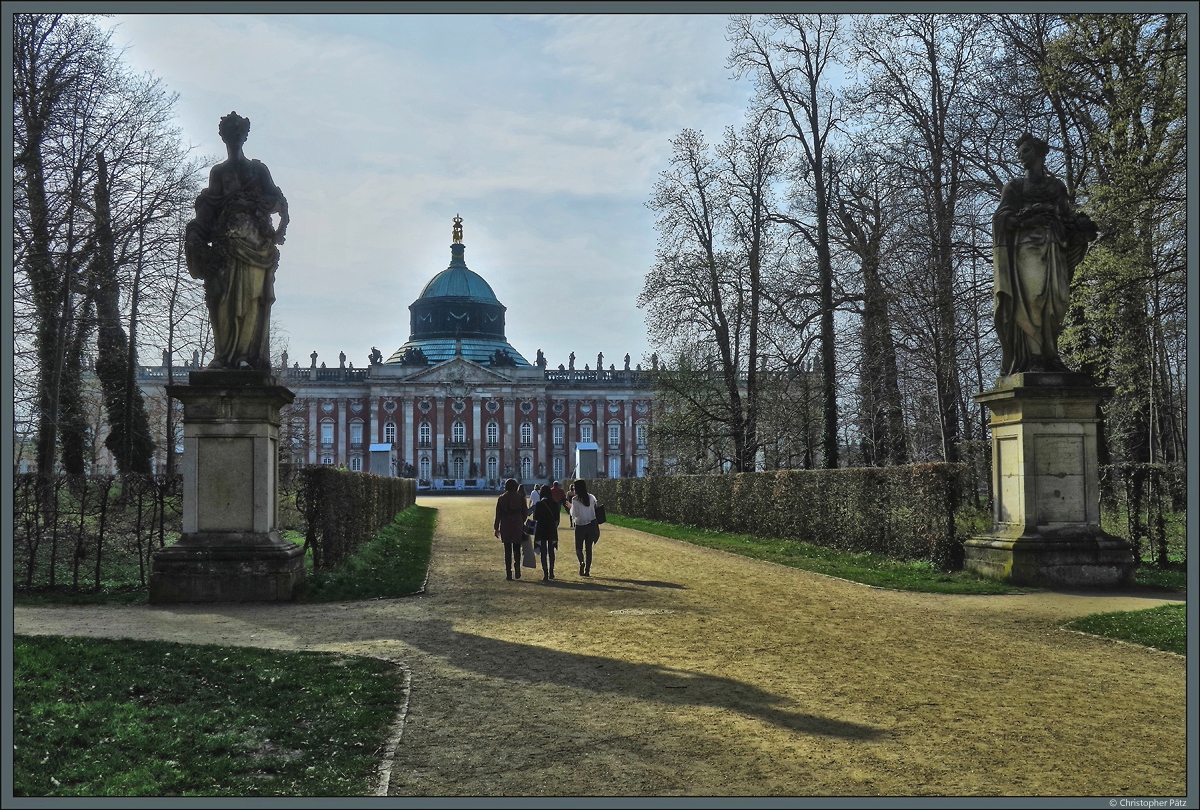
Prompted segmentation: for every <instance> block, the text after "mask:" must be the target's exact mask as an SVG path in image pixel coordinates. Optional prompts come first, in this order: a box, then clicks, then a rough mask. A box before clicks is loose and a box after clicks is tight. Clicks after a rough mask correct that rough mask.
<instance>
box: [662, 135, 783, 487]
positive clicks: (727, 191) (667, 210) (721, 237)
mask: <svg viewBox="0 0 1200 810" xmlns="http://www.w3.org/2000/svg"><path fill="white" fill-rule="evenodd" d="M781 142H782V139H781V137H780V136H779V134H778V133H777V132H775V131H773V130H772V129H771V128H770V127H769V125H768V122H765V121H764V120H763V119H761V118H756V119H752V120H751V121H750V122H749V123H748V124H747V125H746V126H745V127H744V128H743V130H742V131H741V132H740V133H737V132H735V131H734V130H733V129H732V128H730V129H729V130H727V131H726V134H725V138H724V140H723V141H722V143H721V144H720V145H719V146H718V147H717V148H716V149H715V150H714V149H711V148H710V147H709V146H708V145H707V144H706V143H705V142H704V139H703V137H702V136H701V135H700V134H699V133H697V132H694V131H692V130H684V131H683V132H682V133H681V134H680V135H679V137H678V138H676V139H675V140H674V141H673V142H672V144H673V146H674V148H675V151H674V155H673V156H672V161H671V168H670V169H668V170H667V171H664V172H663V173H662V175H661V176H660V178H659V181H658V182H657V183H656V184H655V188H654V194H653V196H652V197H651V200H650V201H649V202H648V203H647V205H648V206H649V207H650V208H651V209H652V210H653V211H654V212H655V213H656V214H657V215H658V220H657V227H658V231H659V251H658V260H657V262H656V265H655V267H654V268H652V269H651V270H650V272H649V273H648V274H647V276H646V283H645V287H644V288H643V291H642V294H641V296H640V297H639V299H638V305H639V306H641V307H643V308H645V309H646V310H647V313H648V317H647V322H648V323H649V325H650V333H651V338H652V339H654V340H656V341H657V342H658V343H659V345H660V346H664V347H667V349H668V352H667V353H668V355H674V357H675V359H676V362H675V363H674V364H673V367H671V368H669V369H667V368H664V369H663V373H662V374H661V375H660V377H659V379H660V382H661V384H662V385H663V386H666V387H667V388H669V389H670V391H669V394H670V395H671V396H674V397H677V398H679V401H680V406H679V408H678V410H677V411H676V413H677V414H679V415H680V417H682V415H683V414H685V413H692V414H694V415H695V416H696V417H697V418H700V419H703V420H705V421H706V422H707V423H709V424H710V427H709V428H707V429H711V430H713V431H715V432H716V433H717V434H719V435H720V436H722V437H723V439H724V440H725V441H728V442H729V443H730V445H731V450H730V452H729V453H728V454H727V455H728V456H729V459H730V464H731V466H732V468H733V469H735V470H738V471H744V470H753V469H754V468H755V464H756V458H757V454H758V449H759V440H758V435H757V420H758V383H757V375H758V372H759V365H760V360H759V358H760V356H761V347H762V331H763V324H762V310H763V306H764V296H763V287H764V283H763V274H764V265H768V264H770V260H769V259H768V256H769V254H770V250H771V240H770V236H769V233H768V232H769V218H770V215H769V210H770V199H771V194H772V188H773V184H774V181H775V179H776V177H777V175H778V171H779V167H780V165H781V151H780V144H781ZM667 393H668V392H667V391H666V389H664V394H667ZM685 402H686V403H687V407H686V408H685V407H684V405H683V403H685Z"/></svg>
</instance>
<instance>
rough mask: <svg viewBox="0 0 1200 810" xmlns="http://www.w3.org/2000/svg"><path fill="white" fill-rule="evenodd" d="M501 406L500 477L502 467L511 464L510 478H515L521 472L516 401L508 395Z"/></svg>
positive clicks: (502, 472) (502, 474) (502, 470)
mask: <svg viewBox="0 0 1200 810" xmlns="http://www.w3.org/2000/svg"><path fill="white" fill-rule="evenodd" d="M501 405H502V406H503V411H504V441H503V446H504V450H503V451H502V452H501V453H500V476H501V477H503V476H504V465H505V464H511V465H512V469H513V471H512V476H513V477H514V478H516V477H517V476H518V475H519V474H520V472H521V469H520V466H519V465H518V461H519V460H520V454H519V453H518V452H517V401H516V399H515V398H514V397H513V395H512V394H511V393H510V394H508V395H506V396H505V397H504V399H503V400H502V401H501ZM521 483H525V482H524V481H522V482H521Z"/></svg>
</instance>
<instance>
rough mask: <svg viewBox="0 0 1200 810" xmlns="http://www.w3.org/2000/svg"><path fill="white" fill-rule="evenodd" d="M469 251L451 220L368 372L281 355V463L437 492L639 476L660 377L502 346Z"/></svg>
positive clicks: (148, 375) (161, 373)
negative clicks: (286, 392)
mask: <svg viewBox="0 0 1200 810" xmlns="http://www.w3.org/2000/svg"><path fill="white" fill-rule="evenodd" d="M465 255H466V247H465V245H464V244H463V241H462V220H461V218H459V217H455V219H454V230H453V243H452V244H451V246H450V264H449V265H448V266H447V267H446V269H445V270H442V271H441V272H440V273H437V274H436V275H434V276H433V278H431V279H430V280H429V282H428V283H427V284H426V285H425V287H424V289H423V290H422V291H421V294H420V296H418V297H417V300H416V301H414V302H413V303H412V304H411V305H410V306H409V312H410V334H409V338H408V341H407V342H405V343H404V344H403V345H402V346H400V347H399V348H397V349H396V350H395V351H394V352H393V353H392V354H391V355H390V356H389V357H388V358H387V359H386V360H385V359H384V358H383V354H382V353H381V352H380V351H379V350H377V349H372V351H371V355H370V364H369V365H368V366H367V367H365V368H354V367H353V363H351V364H350V367H347V366H346V356H345V354H344V353H343V354H341V355H340V356H339V363H338V366H337V367H336V368H325V367H324V364H321V366H318V364H317V353H316V352H313V353H312V355H310V364H309V366H308V367H307V368H301V367H300V365H299V363H295V364H293V365H292V366H291V367H290V368H289V367H287V356H286V354H285V355H284V357H283V360H282V364H281V365H282V367H281V368H280V369H279V370H278V371H277V372H276V377H277V379H278V381H279V382H280V384H282V385H286V386H287V387H288V388H290V389H291V390H292V391H294V392H295V394H296V398H295V401H294V402H293V403H292V404H291V405H288V406H285V407H284V409H283V410H282V412H281V414H280V417H281V428H280V434H281V436H280V441H281V445H282V446H283V449H282V452H281V461H282V462H288V461H290V462H291V464H292V465H294V466H304V465H313V464H330V465H337V466H345V467H346V468H347V469H349V470H352V471H365V472H372V473H376V474H379V475H402V476H406V477H414V478H417V479H418V480H419V482H420V483H419V486H421V487H422V488H432V489H485V488H494V487H496V486H498V485H499V484H500V482H501V481H502V480H503V479H505V478H509V477H512V478H516V479H518V480H519V481H521V482H522V483H540V482H546V481H550V480H554V479H559V480H561V479H563V478H570V477H576V476H579V477H591V476H593V475H595V476H602V477H609V478H618V477H624V476H640V475H643V474H645V472H646V467H647V464H648V444H649V443H648V434H649V427H650V420H651V418H652V415H653V402H652V393H653V392H652V386H651V375H652V372H650V371H642V370H641V367H640V366H638V367H636V368H634V369H631V368H630V367H629V355H625V358H624V362H623V367H622V368H617V367H616V364H610V365H609V368H608V369H603V368H602V367H601V366H602V362H603V356H600V357H598V358H597V364H596V368H595V369H590V368H587V369H585V370H582V371H580V370H577V369H575V367H574V365H575V363H574V357H575V355H574V354H573V353H572V354H571V362H570V365H569V367H563V366H561V365H560V366H559V367H558V368H557V369H549V368H547V367H546V366H547V364H546V361H545V358H544V355H543V353H542V351H541V350H540V349H539V350H538V353H537V358H536V359H535V361H534V362H533V363H530V362H529V361H528V360H527V359H526V358H524V357H523V356H521V353H520V352H518V351H517V350H516V349H514V348H513V347H512V346H511V345H510V344H509V342H508V340H507V338H506V337H505V331H504V325H505V315H506V312H507V308H506V307H505V306H504V305H503V304H502V303H500V301H499V300H497V299H496V295H495V293H494V292H493V291H492V288H491V286H490V285H489V284H488V283H487V281H486V280H484V278H483V277H482V276H480V275H479V274H478V273H476V272H474V271H473V270H471V269H470V268H469V267H467V264H466V258H465ZM197 361H198V358H195V359H194V360H193V364H197ZM164 365H165V364H164ZM191 367H194V365H193V366H186V365H185V369H182V370H184V371H186V370H188V369H189V368H191ZM180 371H181V369H179V368H178V366H176V367H175V379H176V381H177V382H182V380H181V379H180V378H179V372H180ZM166 375H167V371H166V369H165V368H145V367H143V368H142V369H141V371H140V374H139V384H140V385H141V387H142V389H143V392H144V393H146V394H148V395H150V398H152V399H153V398H155V395H157V398H160V399H161V398H163V397H164V396H165V392H164V390H163V386H164V385H165V382H166ZM162 458H163V453H162V451H161V450H160V451H159V459H157V460H156V466H157V467H158V468H159V469H162ZM577 466H579V469H578V470H577Z"/></svg>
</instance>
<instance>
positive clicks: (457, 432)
mask: <svg viewBox="0 0 1200 810" xmlns="http://www.w3.org/2000/svg"><path fill="white" fill-rule="evenodd" d="M466 440H467V426H466V425H464V424H463V423H462V422H460V421H458V420H457V419H455V420H454V424H453V425H451V426H450V441H452V442H465V441H466Z"/></svg>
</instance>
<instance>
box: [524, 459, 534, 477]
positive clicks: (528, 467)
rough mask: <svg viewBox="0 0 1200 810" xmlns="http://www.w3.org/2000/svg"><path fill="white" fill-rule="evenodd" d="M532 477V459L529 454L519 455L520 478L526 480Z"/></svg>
mask: <svg viewBox="0 0 1200 810" xmlns="http://www.w3.org/2000/svg"><path fill="white" fill-rule="evenodd" d="M531 478H533V459H531V458H530V457H529V456H521V480H522V481H528V480H529V479H531Z"/></svg>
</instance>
